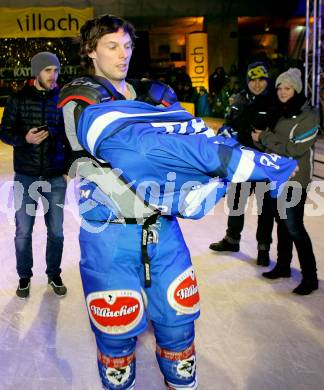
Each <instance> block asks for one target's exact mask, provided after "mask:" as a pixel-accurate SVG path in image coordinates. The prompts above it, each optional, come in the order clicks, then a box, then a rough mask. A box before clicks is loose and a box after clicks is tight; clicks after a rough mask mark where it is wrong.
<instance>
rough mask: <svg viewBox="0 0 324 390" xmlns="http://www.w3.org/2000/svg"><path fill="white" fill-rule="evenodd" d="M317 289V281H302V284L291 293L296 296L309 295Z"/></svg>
mask: <svg viewBox="0 0 324 390" xmlns="http://www.w3.org/2000/svg"><path fill="white" fill-rule="evenodd" d="M317 289H318V280H317V279H314V280H302V282H301V283H300V284H299V285H298V286H297V287H296V288H295V289H294V290H293V291H292V292H293V293H294V294H298V295H309V294H310V293H312V292H313V291H315V290H317Z"/></svg>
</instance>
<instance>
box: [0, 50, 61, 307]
mask: <svg viewBox="0 0 324 390" xmlns="http://www.w3.org/2000/svg"><path fill="white" fill-rule="evenodd" d="M59 70H60V62H59V60H58V58H57V56H56V55H55V54H53V53H50V52H40V53H37V54H36V55H35V56H34V57H33V58H32V59H31V72H32V76H34V77H35V78H34V80H31V82H26V83H25V85H24V87H23V88H22V89H21V90H20V91H18V92H17V93H15V94H14V95H12V96H10V97H9V98H8V101H7V103H6V106H5V109H4V113H3V118H2V123H1V127H0V139H1V140H2V141H3V142H5V143H7V144H9V145H12V146H13V148H14V151H13V153H14V171H15V181H14V198H15V208H16V214H15V220H16V236H15V248H16V260H17V273H18V276H19V285H18V288H17V291H16V294H17V296H18V297H19V298H22V299H24V298H27V297H28V296H29V292H30V279H31V277H32V275H33V273H32V267H33V254H32V231H33V226H34V222H35V215H36V210H37V204H38V200H39V199H41V201H42V203H43V208H44V218H45V224H46V227H47V245H46V274H47V277H48V285H49V286H50V287H52V289H53V291H54V293H55V294H56V295H58V296H64V295H65V294H66V291H67V289H66V287H65V285H64V284H63V282H62V279H61V276H60V274H61V268H60V266H61V259H62V251H63V208H62V205H63V204H64V198H65V191H66V181H65V179H64V177H63V174H64V173H66V172H67V168H68V167H67V161H68V159H67V157H68V150H69V149H68V148H67V142H66V138H65V132H64V123H63V116H62V112H61V109H58V108H57V100H58V94H59V88H58V85H57V78H58V75H59Z"/></svg>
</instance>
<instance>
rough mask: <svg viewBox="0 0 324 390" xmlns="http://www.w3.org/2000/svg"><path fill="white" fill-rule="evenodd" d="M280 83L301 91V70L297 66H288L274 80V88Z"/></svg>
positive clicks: (298, 91)
mask: <svg viewBox="0 0 324 390" xmlns="http://www.w3.org/2000/svg"><path fill="white" fill-rule="evenodd" d="M281 83H287V84H289V85H290V86H291V87H293V88H294V90H295V91H296V92H297V93H301V91H302V89H303V82H302V79H301V71H300V70H299V69H298V68H289V69H288V70H287V71H286V72H283V73H281V74H280V75H279V76H278V77H277V80H276V88H277V87H278V85H279V84H281Z"/></svg>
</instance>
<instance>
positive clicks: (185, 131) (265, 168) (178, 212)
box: [77, 100, 296, 219]
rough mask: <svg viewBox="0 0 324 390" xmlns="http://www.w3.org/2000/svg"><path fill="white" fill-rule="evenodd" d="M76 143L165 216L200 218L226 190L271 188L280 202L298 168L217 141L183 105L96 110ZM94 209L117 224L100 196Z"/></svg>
mask: <svg viewBox="0 0 324 390" xmlns="http://www.w3.org/2000/svg"><path fill="white" fill-rule="evenodd" d="M77 135H78V139H79V142H80V144H81V145H82V146H83V147H84V148H85V149H86V150H87V151H88V152H90V153H91V154H92V155H93V156H94V157H96V158H97V159H98V160H101V161H104V162H109V163H110V165H111V166H112V167H113V168H116V169H118V170H119V172H120V173H121V175H122V177H123V178H124V179H125V180H126V182H127V183H129V185H130V186H131V187H132V188H133V189H134V190H135V191H136V192H137V194H138V195H139V196H140V197H141V198H142V199H144V200H145V201H146V202H148V203H150V204H151V205H153V206H154V207H156V208H158V209H160V210H161V211H162V213H163V214H166V215H175V216H182V217H187V218H193V219H197V218H201V217H202V216H203V215H205V214H206V213H207V212H208V211H209V210H210V209H211V208H212V207H213V206H214V205H215V203H217V201H218V200H219V199H220V198H221V197H222V196H223V195H224V193H225V191H226V185H227V183H228V182H245V181H270V182H272V183H273V189H272V195H273V196H276V195H277V192H278V189H279V188H280V186H281V185H282V184H283V183H285V182H286V181H287V180H288V178H289V176H290V175H291V173H292V172H293V171H294V169H295V168H296V161H295V160H292V159H288V158H285V157H281V156H278V155H274V154H263V153H260V152H258V151H256V150H252V149H248V148H244V147H242V146H241V145H240V144H238V143H237V142H236V141H235V140H233V139H230V138H225V137H222V136H215V134H214V132H213V131H212V130H211V129H209V128H208V127H207V126H206V124H205V123H204V121H203V120H202V119H200V118H195V117H194V116H192V115H191V114H190V113H188V112H187V111H185V110H184V109H182V107H181V106H180V104H179V103H175V104H173V105H172V106H170V107H159V106H158V107H157V106H152V105H150V104H147V103H143V102H138V101H128V100H125V101H123V100H121V101H114V102H109V103H101V104H97V105H90V106H88V107H87V108H86V109H85V110H84V111H83V113H82V116H81V118H80V120H79V125H78V134H77ZM88 185H89V186H90V187H91V183H88ZM98 193H99V196H98ZM96 201H97V204H99V203H101V204H103V205H104V206H105V207H108V208H109V209H110V216H109V217H108V215H107V216H106V217H107V218H112V217H114V216H116V213H115V214H114V212H111V210H112V211H114V205H113V204H111V202H109V199H105V194H103V193H100V191H99V192H98V190H97V191H96ZM91 218H93V215H92V216H91ZM100 218H101V219H102V214H101V215H100Z"/></svg>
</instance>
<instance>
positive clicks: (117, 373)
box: [106, 366, 131, 386]
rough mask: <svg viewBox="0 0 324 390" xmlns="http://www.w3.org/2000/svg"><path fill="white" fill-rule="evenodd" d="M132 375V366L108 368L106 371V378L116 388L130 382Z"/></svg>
mask: <svg viewBox="0 0 324 390" xmlns="http://www.w3.org/2000/svg"><path fill="white" fill-rule="evenodd" d="M130 374H131V369H130V366H126V367H121V368H111V367H108V368H107V370H106V377H107V379H108V381H109V382H110V383H112V384H113V385H114V386H121V385H123V384H124V383H125V382H127V381H128V379H129V377H130Z"/></svg>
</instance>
